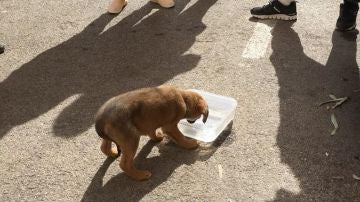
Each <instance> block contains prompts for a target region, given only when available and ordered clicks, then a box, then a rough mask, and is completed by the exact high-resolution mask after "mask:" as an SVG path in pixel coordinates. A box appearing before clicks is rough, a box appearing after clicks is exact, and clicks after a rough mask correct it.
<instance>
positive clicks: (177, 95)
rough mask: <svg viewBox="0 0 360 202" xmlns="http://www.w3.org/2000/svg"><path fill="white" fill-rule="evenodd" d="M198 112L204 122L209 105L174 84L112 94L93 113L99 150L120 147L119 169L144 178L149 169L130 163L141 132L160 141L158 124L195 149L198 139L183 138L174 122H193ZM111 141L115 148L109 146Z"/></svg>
mask: <svg viewBox="0 0 360 202" xmlns="http://www.w3.org/2000/svg"><path fill="white" fill-rule="evenodd" d="M201 115H203V122H204V123H205V122H206V119H207V117H208V115H209V111H208V106H207V103H206V101H205V100H204V99H203V98H202V97H201V96H200V95H199V94H197V93H195V92H190V91H184V90H181V89H179V88H177V87H174V86H159V87H155V88H143V89H139V90H135V91H131V92H128V93H125V94H121V95H119V96H116V97H113V98H111V99H110V100H108V101H107V102H106V103H105V104H104V105H103V106H102V107H101V108H100V109H99V111H98V113H97V114H96V123H95V128H96V131H97V133H98V134H99V136H100V137H102V138H103V140H102V144H101V151H102V152H103V153H104V154H106V155H107V156H111V157H116V156H118V155H119V153H120V150H121V152H122V156H121V160H120V167H121V169H122V170H123V171H124V172H125V173H126V174H127V175H129V176H130V177H132V178H134V179H136V180H145V179H148V178H150V176H151V173H150V172H149V171H142V170H138V169H136V168H135V167H134V164H133V160H134V156H135V154H136V150H137V148H138V145H139V140H140V136H141V135H148V136H149V137H150V138H151V139H152V140H154V141H161V140H162V138H163V135H162V134H161V133H160V132H159V131H158V132H156V131H157V130H156V129H158V128H161V129H162V131H163V132H164V133H165V134H166V135H168V136H169V137H170V138H171V139H172V140H173V141H175V142H176V143H177V144H178V145H179V146H181V147H183V148H186V149H194V148H196V147H197V146H198V142H197V141H196V140H193V139H187V138H185V137H184V136H183V134H182V133H181V132H180V131H179V129H178V128H177V124H178V122H179V121H180V120H181V119H183V118H185V119H187V120H188V121H189V122H191V123H192V122H194V121H195V120H196V119H198V118H200V117H201ZM112 142H114V143H115V144H116V146H117V150H116V149H115V148H112V147H111V143H112Z"/></svg>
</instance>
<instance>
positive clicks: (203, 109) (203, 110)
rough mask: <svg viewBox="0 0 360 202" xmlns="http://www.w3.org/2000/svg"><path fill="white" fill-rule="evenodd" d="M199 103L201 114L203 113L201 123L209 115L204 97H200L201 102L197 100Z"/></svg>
mask: <svg viewBox="0 0 360 202" xmlns="http://www.w3.org/2000/svg"><path fill="white" fill-rule="evenodd" d="M199 105H200V110H201V114H202V115H203V119H202V121H203V123H206V120H207V118H208V116H209V108H208V105H207V103H206V101H205V100H204V99H201V102H199Z"/></svg>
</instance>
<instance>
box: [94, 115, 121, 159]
mask: <svg viewBox="0 0 360 202" xmlns="http://www.w3.org/2000/svg"><path fill="white" fill-rule="evenodd" d="M95 130H96V133H97V134H98V135H99V136H100V137H101V138H103V139H105V140H109V141H111V142H114V143H115V145H116V148H117V151H118V156H119V155H120V152H121V150H120V146H119V145H118V144H117V143H116V142H115V141H114V140H112V139H111V138H110V137H109V136H108V134H106V131H105V121H104V120H102V119H99V120H96V122H95Z"/></svg>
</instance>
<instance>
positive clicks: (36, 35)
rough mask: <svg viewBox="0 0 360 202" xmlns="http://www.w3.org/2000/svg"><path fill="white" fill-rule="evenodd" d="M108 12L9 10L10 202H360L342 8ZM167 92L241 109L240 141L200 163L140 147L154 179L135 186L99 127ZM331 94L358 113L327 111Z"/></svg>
mask: <svg viewBox="0 0 360 202" xmlns="http://www.w3.org/2000/svg"><path fill="white" fill-rule="evenodd" d="M108 3H109V2H108V1H99V0H96V1H95V0H88V1H84V0H79V1H75V0H71V1H53V0H47V1H44V0H43V1H41V0H28V1H26V2H25V1H22V2H19V1H14V0H2V1H1V2H0V43H1V44H2V45H4V46H5V52H4V53H3V54H1V55H0V82H1V83H0V201H139V200H141V201H360V181H359V180H356V179H355V178H354V177H356V176H360V160H359V158H360V147H359V146H360V134H359V133H360V132H359V131H360V124H359V122H360V91H359V89H360V77H359V75H360V74H359V67H358V64H357V62H358V61H359V56H358V54H357V51H358V49H359V48H358V47H357V46H358V40H357V34H358V33H357V32H356V31H353V32H350V33H346V34H343V33H340V32H337V31H334V27H335V22H336V19H337V17H338V13H339V3H340V1H331V2H330V1H325V0H319V1H310V0H304V1H300V2H298V4H297V6H298V20H297V21H296V22H276V21H271V20H255V19H252V18H250V13H249V10H250V9H251V8H252V7H254V6H258V5H261V4H264V3H266V1H250V0H244V1H238V0H226V1H225V0H191V1H189V0H176V7H175V8H173V9H163V8H160V7H159V6H157V5H155V4H153V3H148V2H147V1H144V0H137V1H135V0H130V1H129V4H128V6H127V7H126V8H125V9H124V11H123V12H122V13H120V14H119V15H109V14H107V13H106V8H107V5H108ZM164 83H166V84H173V85H177V86H179V87H182V88H186V89H187V88H195V89H202V90H206V91H209V92H212V93H217V94H220V95H225V96H230V97H233V98H234V99H236V100H237V101H238V107H237V109H236V115H235V118H234V120H233V124H232V130H231V131H229V132H227V133H224V134H223V135H222V136H221V137H220V138H219V139H218V140H216V141H215V142H214V143H213V144H204V143H202V144H201V147H200V148H199V149H198V150H195V151H187V150H183V149H181V148H178V147H177V146H176V145H175V144H173V143H171V142H170V141H168V140H164V141H163V142H162V143H160V144H155V143H153V142H151V141H149V139H148V138H147V137H144V138H142V139H141V144H140V147H139V149H138V155H137V158H136V165H137V166H138V167H139V168H141V169H148V170H150V171H151V172H152V173H153V175H152V178H151V179H150V180H148V181H144V182H136V181H133V180H131V179H130V178H128V177H127V176H126V175H124V173H123V172H122V171H121V170H120V168H119V166H118V162H117V160H114V159H108V158H106V157H105V156H104V155H103V154H102V153H101V152H100V150H99V144H100V142H101V140H100V139H99V138H98V136H97V134H96V132H95V130H94V127H93V124H94V114H95V112H96V111H97V109H98V108H99V107H100V106H101V104H103V103H104V102H105V101H106V100H107V99H109V98H110V97H112V96H115V95H117V94H120V93H124V92H127V91H130V90H133V89H137V88H141V87H148V86H157V85H161V84H164ZM329 94H333V95H335V96H336V97H350V99H349V100H348V101H347V102H345V103H343V104H342V105H341V106H340V107H338V108H336V109H334V110H327V109H326V106H319V103H321V102H323V101H327V100H329V99H330V98H329ZM332 113H334V114H335V116H336V120H337V122H338V124H339V130H338V131H337V132H336V134H335V135H331V132H332V130H333V128H334V126H333V125H332V122H331V119H330V116H331V114H332ZM354 175H355V176H354Z"/></svg>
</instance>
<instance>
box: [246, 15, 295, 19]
mask: <svg viewBox="0 0 360 202" xmlns="http://www.w3.org/2000/svg"><path fill="white" fill-rule="evenodd" d="M252 16H253V17H255V18H259V19H275V20H296V19H297V16H296V15H291V16H289V15H284V14H275V15H252Z"/></svg>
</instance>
